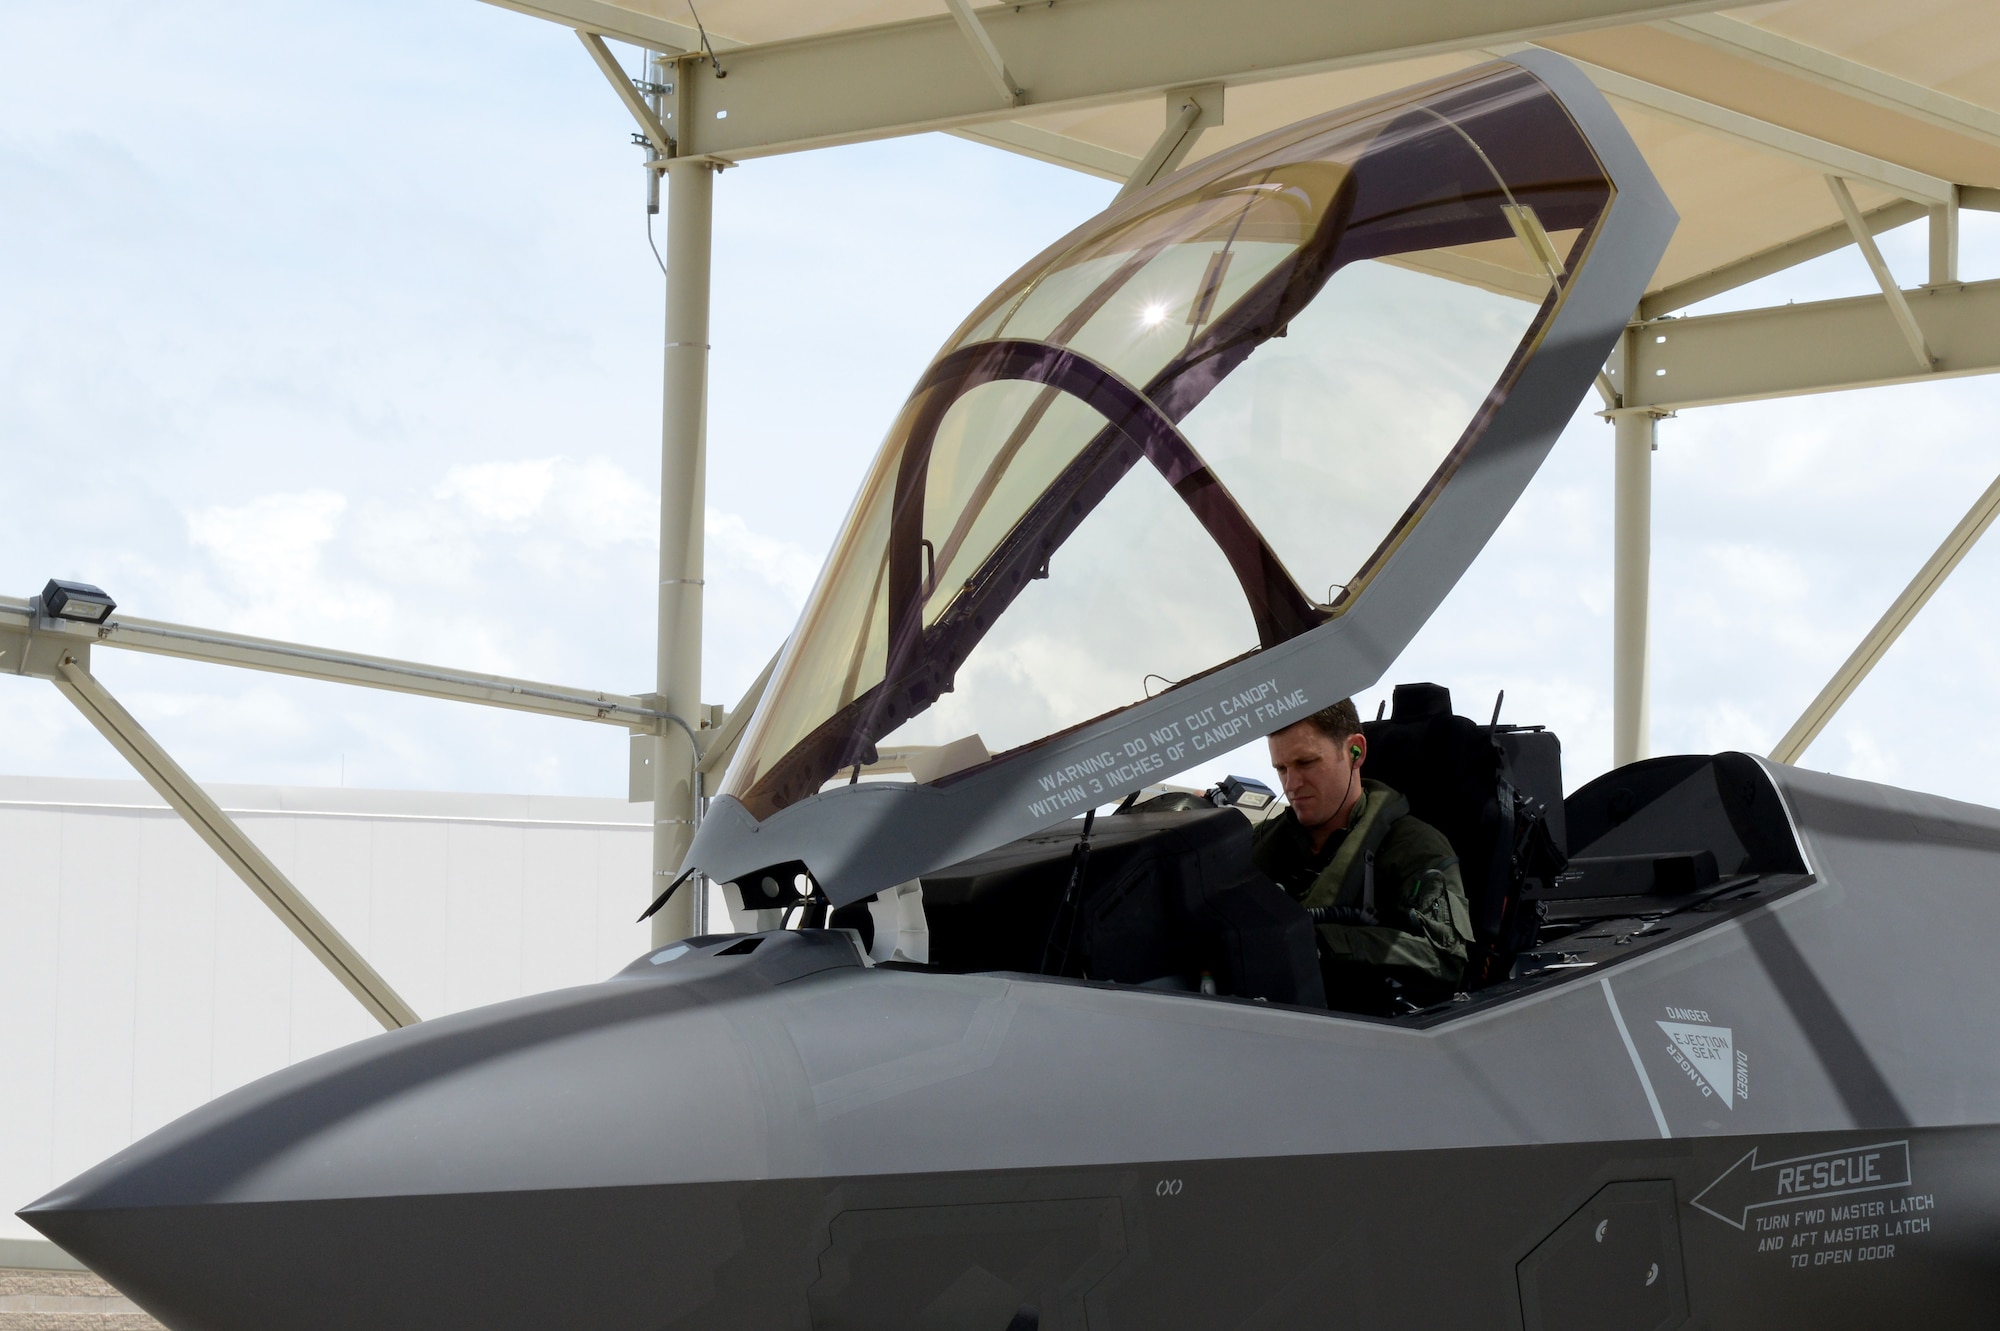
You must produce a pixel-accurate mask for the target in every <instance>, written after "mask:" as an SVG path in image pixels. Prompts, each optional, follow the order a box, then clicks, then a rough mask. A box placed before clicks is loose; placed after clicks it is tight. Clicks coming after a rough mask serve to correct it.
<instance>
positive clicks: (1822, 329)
mask: <svg viewBox="0 0 2000 1331" xmlns="http://www.w3.org/2000/svg"><path fill="white" fill-rule="evenodd" d="M1903 298H1904V299H1905V300H1907V301H1908V302H1909V304H1910V307H1911V309H1912V310H1913V311H1914V312H1915V314H1916V316H1917V318H1919V319H1920V320H1921V321H1922V326H1923V331H1924V333H1925V334H1926V338H1925V340H1926V342H1927V343H1928V345H1929V347H1930V350H1931V353H1932V354H1933V355H1935V356H1936V357H1937V358H1938V363H1937V368H1936V369H1935V370H1931V371H1929V372H1926V371H1924V370H1922V369H1920V368H1919V367H1918V366H1917V363H1916V358H1915V357H1914V356H1912V355H1911V354H1910V345H1909V342H1908V341H1907V340H1906V339H1905V338H1904V336H1903V332H1902V330H1901V329H1900V328H1898V327H1897V325H1896V319H1895V316H1894V315H1893V314H1891V313H1890V311H1889V306H1888V302H1886V301H1884V300H1883V299H1882V297H1880V296H1853V297H1849V298H1848V299H1845V300H1826V301H1813V302H1810V303H1806V304H1799V305H1778V306H1773V307H1770V308H1767V309H1760V310H1742V311H1738V312H1736V313H1732V314H1704V315H1700V316H1698V317H1695V318H1689V319H1660V320H1656V321H1654V322H1652V323H1648V324H1644V325H1642V331H1643V333H1644V336H1642V337H1641V338H1640V339H1639V342H1638V347H1637V355H1636V364H1635V365H1634V366H1633V368H1632V369H1631V370H1629V371H1625V370H1623V369H1622V368H1621V369H1620V373H1618V374H1614V375H1613V379H1614V380H1619V381H1623V382H1618V385H1617V386H1618V390H1619V393H1620V395H1621V396H1622V397H1623V398H1624V400H1625V405H1626V406H1628V407H1629V406H1640V407H1652V408H1654V409H1655V410H1657V411H1682V410H1685V409H1687V408H1689V407H1707V406H1715V405H1718V404H1720V403H1724V402H1756V401H1761V400H1764V399H1767V398H1779V397H1795V396H1799V395H1801V394H1806V393H1828V392H1834V391H1836V390H1839V389H1844V388H1874V387H1878V386H1880V385H1883V384H1906V383H1914V382H1918V381H1929V380H1932V379H1941V378H1948V377H1952V376H1956V375H1968V374H1991V373H1993V372H1994V371H1996V370H2000V281H1990V282H1964V283H1960V284H1958V285H1956V286H1942V287H1920V288H1918V289H1917V290H1914V291H1905V292H1904V293H1903ZM1628 377H1629V381H1624V380H1628Z"/></svg>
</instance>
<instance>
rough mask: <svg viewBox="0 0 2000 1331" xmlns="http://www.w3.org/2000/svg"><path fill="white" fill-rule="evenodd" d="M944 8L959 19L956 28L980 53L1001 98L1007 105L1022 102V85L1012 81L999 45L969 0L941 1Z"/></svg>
mask: <svg viewBox="0 0 2000 1331" xmlns="http://www.w3.org/2000/svg"><path fill="white" fill-rule="evenodd" d="M944 4H945V8H946V9H949V10H950V11H951V16H952V18H954V19H956V20H957V21H958V30H959V31H960V32H962V33H964V34H965V40H966V41H967V42H969V43H970V44H971V46H972V49H973V51H974V53H976V54H977V55H978V56H979V64H980V66H981V68H983V69H984V70H985V71H986V77H987V78H988V79H989V80H990V81H991V82H992V84H993V87H994V89H995V91H997V92H998V93H999V94H1000V99H1001V100H1002V101H1003V102H1005V103H1006V104H1007V105H1009V106H1019V105H1020V104H1021V98H1022V93H1021V85H1020V84H1018V83H1016V82H1014V76H1013V75H1012V74H1010V73H1009V72H1008V71H1007V62H1006V61H1005V60H1004V59H1002V58H1001V56H1000V48H999V47H997V46H995V45H994V44H993V38H992V36H991V35H990V34H989V33H988V32H987V31H986V25H984V24H983V23H981V22H980V21H979V16H978V15H977V14H975V13H973V12H972V4H971V0H944Z"/></svg>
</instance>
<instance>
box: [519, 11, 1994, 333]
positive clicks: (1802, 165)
mask: <svg viewBox="0 0 2000 1331" xmlns="http://www.w3.org/2000/svg"><path fill="white" fill-rule="evenodd" d="M501 2H502V3H505V4H507V5H508V6H509V7H511V8H517V9H522V10H525V11H527V12H531V13H536V14H540V15H542V16H545V17H548V18H551V19H554V20H556V21H558V22H562V23H565V24H567V25H569V26H572V27H577V28H579V29H583V30H588V31H595V32H599V33H603V34H605V35H608V36H612V37H616V38H622V39H625V40H629V41H634V42H638V43H640V44H643V45H649V46H651V47H653V48H654V49H664V50H672V51H686V50H697V51H698V50H699V49H700V34H699V32H698V31H697V30H696V28H695V26H694V22H695V20H694V17H693V11H692V10H691V9H690V6H689V5H688V4H687V2H686V0H526V2H525V3H524V2H523V0H501ZM698 3H700V10H701V14H700V17H701V21H702V22H703V23H704V24H705V25H706V26H707V31H708V34H709V37H710V41H711V45H712V48H713V50H714V51H715V53H716V55H717V56H718V58H719V60H720V63H721V66H722V69H723V70H724V72H725V73H726V74H728V75H729V76H730V77H731V79H733V80H734V82H730V81H723V80H716V79H714V77H713V75H714V73H715V71H714V69H713V68H712V67H708V66H703V67H701V68H699V69H697V70H696V71H695V75H696V77H698V78H701V79H702V81H701V82H700V83H699V84H698V86H694V87H691V88H690V90H689V91H690V92H692V93H693V94H694V95H695V97H696V98H697V99H698V100H699V102H700V103H701V105H702V107H703V110H707V109H708V108H709V106H711V105H713V106H714V107H715V108H716V109H721V110H725V111H726V112H727V115H726V117H725V119H728V120H732V121H734V122H735V123H739V124H750V122H753V121H767V122H770V126H769V127H770V128H771V129H773V130H775V131H776V133H774V134H767V135H760V134H759V133H758V132H757V129H756V127H755V126H754V125H752V127H751V128H749V130H748V132H747V133H732V134H728V135H717V136H715V137H714V138H713V141H712V142H711V136H710V135H709V134H708V133H707V132H706V131H709V130H712V129H720V128H722V125H721V123H720V122H716V121H714V120H713V119H712V118H710V117H709V116H703V117H702V118H701V119H700V121H699V122H698V123H699V128H700V129H701V130H703V131H704V133H703V134H701V135H700V136H699V137H700V140H701V142H700V143H699V145H698V146H699V147H701V148H702V149H703V150H705V151H713V152H714V153H716V154H717V155H720V156H725V157H732V158H742V157H750V156H756V155H759V154H760V153H764V152H770V151H782V150H786V149H788V148H792V147H797V146H808V145H809V144H810V143H812V142H822V143H824V142H842V141H853V140H858V139H865V138H872V137H882V136H885V135H890V134H897V133H907V132H913V131H916V130H925V129H947V130H951V131H953V132H956V133H959V134H962V135H964V136H965V137H968V138H972V139H976V140H979V141H982V142H986V143H990V144H993V145H995V146H998V147H1002V148H1006V149H1009V150H1011V151H1016V152H1022V153H1027V154H1029V155H1031V156H1035V157H1039V158H1043V159H1045V160H1049V161H1053V162H1058V163H1061V164H1063V165H1067V166H1071V167H1074V168H1076V169H1079V170H1083V171H1087V172H1091V173H1093V174H1096V175H1100V176H1104V177H1107V178H1113V179H1125V178H1127V177H1129V176H1130V175H1131V173H1132V172H1133V171H1134V170H1135V169H1136V168H1137V167H1138V166H1139V165H1140V163H1141V160H1142V159H1143V158H1144V157H1145V155H1146V154H1147V152H1148V150H1149V149H1150V148H1152V147H1153V146H1154V144H1155V141H1156V140H1157V139H1158V138H1159V136H1160V134H1161V131H1162V127H1163V125H1164V124H1166V123H1167V122H1168V121H1169V119H1170V118H1171V116H1172V112H1173V110H1174V108H1173V107H1172V106H1171V105H1169V103H1170V102H1172V100H1173V99H1172V97H1171V96H1170V94H1173V93H1176V92H1180V91H1183V90H1185V89H1187V88H1188V87H1190V86H1191V85H1195V84H1210V85H1221V90H1222V97H1221V99H1220V100H1221V101H1222V102H1223V105H1222V106H1221V107H1220V108H1219V109H1220V122H1221V123H1219V124H1216V123H1213V122H1214V121H1215V119H1216V118H1217V110H1218V108H1217V107H1216V106H1214V105H1213V104H1212V103H1213V102H1214V101H1215V100H1216V99H1215V98H1214V97H1213V94H1212V91H1211V92H1210V95H1208V96H1205V97H1202V101H1203V108H1202V115H1201V118H1200V121H1199V125H1198V128H1199V126H1207V127H1206V128H1205V129H1203V130H1202V131H1201V132H1200V133H1199V135H1198V137H1197V138H1196V139H1195V142H1194V144H1193V147H1192V149H1191V151H1189V152H1188V153H1187V155H1186V159H1185V160H1187V161H1198V160H1200V159H1201V158H1202V157H1204V156H1206V155H1209V154H1211V153H1215V152H1218V151H1221V150H1222V149H1224V148H1227V147H1228V146H1229V145H1231V144H1234V143H1238V142H1241V141H1242V140H1244V139H1247V138H1251V137H1253V136H1255V135H1258V134H1261V133H1263V132H1265V131H1267V130H1270V129H1273V128H1276V127H1278V126H1280V125H1284V124H1289V123H1291V122H1293V121H1295V120H1299V119H1301V118H1303V117H1305V116H1308V115H1311V114H1314V113H1316V112H1319V111H1324V110H1327V109H1329V108H1332V107H1336V106H1341V105H1344V104H1347V103H1350V102H1353V101H1356V100H1358V99H1360V98H1362V97H1366V96H1370V95H1373V94H1375V93H1378V92H1382V91H1386V90H1388V89H1392V88H1396V87H1401V86H1404V85H1407V84H1410V83H1414V82H1416V81H1419V80H1421V79H1425V78H1429V77H1432V76H1435V75H1436V74H1439V73H1441V72H1444V71H1447V70H1451V69H1454V68H1458V67H1461V66H1464V65H1467V64H1471V63H1475V62H1478V61H1480V60H1483V59H1486V58H1488V57H1489V56H1490V54H1492V53H1494V52H1502V51H1505V50H1508V49H1511V47H1512V46H1513V45H1514V44H1517V43H1519V42H1521V41H1522V40H1524V39H1525V40H1532V41H1533V42H1535V43H1536V44H1538V45H1542V46H1546V47H1549V48H1550V49H1553V50H1556V51H1560V52H1561V53H1563V54H1564V55H1566V56H1569V57H1571V58H1572V59H1575V60H1577V61H1578V62H1580V63H1582V64H1583V65H1584V66H1585V68H1586V72H1587V73H1589V74H1590V75H1591V77H1592V78H1593V79H1594V80H1595V81H1596V82H1597V83H1598V85H1599V86H1600V87H1601V88H1602V89H1603V90H1604V91H1605V92H1606V93H1607V94H1609V96H1610V97H1611V100H1612V103H1613V105H1614V106H1615V107H1616V108H1617V110H1618V112H1619V114H1620V115H1621V117H1623V119H1624V120H1625V122H1626V124H1627V126H1628V127H1629V128H1630V130H1631V132H1632V134H1633V136H1634V138H1635V139H1636V140H1637V141H1638V143H1639V145H1640V147H1641V149H1642V150H1643V151H1644V152H1645V154H1646V157H1647V160H1648V162H1649V163H1650V164H1651V166H1652V168H1653V170H1654V171H1655V172H1656V173H1657V175H1658V176H1659V178H1660V180H1661V182H1662V183H1663V184H1664V186H1665V187H1666V190H1667V193H1668V195H1669V196H1670V197H1671V198H1672V200H1673V202H1674V204H1675V205H1676V206H1677V207H1678V208H1679V210H1680V213H1681V219H1682V221H1681V228H1680V231H1679V233H1678V235H1677V236H1676V237H1675V240H1674V243H1673V246H1672V248H1671V249H1670V250H1669V251H1668V252H1667V255H1666V258H1665V260H1664V261H1663V262H1662V263H1661V265H1660V268H1659V270H1658V272H1657V273H1655V275H1654V277H1653V280H1652V282H1651V283H1650V285H1649V298H1648V300H1647V302H1646V305H1645V307H1644V310H1645V313H1647V314H1648V315H1654V314H1659V313H1663V312H1666V311H1668V310H1671V309H1673V308H1675V307H1677V306H1678V305H1680V304H1685V303H1687V301H1688V300H1689V299H1695V298H1699V297H1701V296H1704V295H1707V294H1711V292H1712V291H1713V290H1715V289H1726V288H1727V287H1728V286H1730V285H1734V284H1735V283H1736V282H1737V281H1740V280H1748V279H1749V278H1752V277H1756V276H1760V275H1762V273H1763V272H1764V271H1767V270H1770V269H1773V268H1777V267H1783V266H1786V264H1787V263H1788V262H1797V261H1799V260H1801V259H1804V258H1810V257H1812V256H1813V254H1815V253H1820V252H1824V251H1826V250H1830V249H1832V248H1835V247H1837V246H1838V245H1840V244H1845V243H1848V241H1849V239H1850V237H1849V236H1848V234H1847V230H1846V228H1845V227H1844V226H1843V224H1842V217H1841V213H1840V211H1839V209H1838V207H1837V204H1836V201H1835V199H1834V197H1833V196H1832V194H1831V193H1830V192H1829V190H1828V188H1827V185H1826V183H1825V181H1824V179H1823V177H1824V176H1826V175H1828V174H1832V175H1837V176H1840V177H1843V178H1845V179H1846V180H1847V181H1848V182H1849V183H1850V188H1851V190H1852V193H1853V196H1854V199H1855V201H1856V203H1857V205H1858V206H1859V208H1860V209H1861V210H1862V211H1863V212H1865V213H1874V214H1875V216H1873V217H1872V218H1871V219H1870V221H1871V226H1872V227H1873V228H1874V229H1877V230H1880V229H1886V227H1887V226H1888V225H1893V224H1899V223H1901V222H1905V221H1910V220H1913V219H1915V218H1916V217H1919V216H1922V215H1923V208H1924V207H1925V206H1927V205H1942V204H1946V203H1948V202H1951V201H1952V200H1953V198H1954V193H1955V191H1954V189H1953V187H1954V186H1969V187H1973V188H1972V189H1970V190H1967V191H1965V192H1964V194H1963V201H1964V202H1965V203H1966V204H1967V205H1968V206H1973V207H1981V206H1991V205H1996V204H2000V194H1996V195H1992V196H1988V195H1986V194H1985V193H1984V191H1987V190H2000V9H1997V8H1995V7H1994V6H1993V5H1991V4H1990V3H1982V2H1981V0H1916V2H1914V3H1896V4H1885V3H1882V2H1881V0H1791V2H1790V3H1783V4H1775V5H1762V6H1756V7H1753V8H1747V9H1737V10H1710V9H1709V8H1708V7H1706V6H1701V5H1692V6H1690V5H1685V4H1681V5H1660V4H1642V3H1632V2H1631V0H1622V2H1621V0H1529V2H1525V3H1516V4H1510V5H1508V6H1504V7H1502V8H1504V9H1506V10H1508V11H1509V12H1510V15H1511V22H1512V26H1511V28H1510V30H1507V31H1493V30H1491V26H1492V19H1491V18H1490V17H1488V13H1490V9H1491V7H1489V6H1482V5H1475V4H1471V3H1467V0H1446V2H1445V3H1440V4H1429V5H1425V6H1423V7H1422V8H1423V9H1424V10H1426V11H1429V12H1428V13H1426V14H1425V15H1422V16H1417V15H1411V14H1405V13H1400V12H1398V11H1401V10H1405V9H1408V8H1412V7H1408V6H1381V5H1362V4H1360V3H1356V2H1355V0H1335V2H1334V3H1305V2H1303V0H1232V3H1229V4H1222V3H1216V2H1215V0H1056V2H1055V3H1049V0H1033V2H1032V3H1027V4H1020V5H1013V4H1005V5H996V6H990V7H984V6H982V7H980V8H978V9H975V10H968V11H965V12H964V13H963V14H962V15H957V16H955V15H954V13H953V9H954V7H955V5H956V4H957V3H958V0H849V2H846V3H843V2H841V0H809V2H805V3H802V2H801V0H698ZM1482 11H1487V12H1482ZM982 48H985V49H990V51H991V52H992V54H993V55H995V56H997V57H998V60H999V62H1000V63H1001V65H1002V66H1003V67H1004V69H1005V75H1004V77H1005V79H1006V80H1007V86H1009V87H1010V88H1012V89H1018V90H1020V91H1019V96H1018V99H1016V98H1013V97H1011V96H1010V95H1009V94H1007V93H1003V92H1002V86H1003V85H1002V84H1001V83H1000V82H998V81H996V80H995V78H994V75H995V73H996V71H995V70H994V69H993V68H992V65H991V62H990V61H989V60H987V59H986V58H985V57H984V54H983V50H982ZM821 64H824V65H825V66H827V70H826V71H825V72H822V71H821V70H820V69H819V68H818V66H819V65H821ZM767 71H768V74H769V75H770V76H776V77H766V75H767ZM842 71H845V73H844V74H843V73H842ZM779 77H782V78H783V79H784V82H783V83H780V82H779V81H778V78H779ZM822 79H827V80H828V81H827V82H825V83H822ZM950 84H956V85H957V88H956V89H955V90H954V94H955V95H946V96H943V97H939V96H935V95H933V94H934V90H938V89H940V87H941V85H950ZM966 94H970V99H969V102H970V104H968V98H967V96H966ZM1197 95H1199V94H1197ZM814 100H817V101H819V102H820V105H821V108H822V111H823V114H821V115H819V116H817V117H815V115H814V114H813V111H812V108H811V106H810V103H811V102H812V101H814ZM776 101H783V102H786V103H789V104H792V105H790V106H788V108H787V109H788V111H790V112H791V114H789V115H779V116H767V115H766V114H764V104H765V103H766V102H776ZM725 102H726V103H728V105H727V106H723V105H722V103H725ZM981 102H983V103H984V105H983V106H982V105H980V104H979V103H981ZM815 119H817V120H818V121H819V122H821V123H819V124H815V123H814V121H815ZM1883 210H1886V211H1883ZM1816 235H1817V236H1818V243H1817V244H1815V243H1812V242H1810V241H1809V242H1808V243H1807V244H1805V245H1803V246H1801V247H1798V248H1796V249H1794V250H1791V251H1781V252H1780V253H1778V254H1775V255H1768V256H1767V257H1766V258H1765V260H1764V261H1763V262H1761V263H1757V264H1753V265H1750V266H1748V267H1738V265H1741V264H1742V263H1743V261H1744V260H1748V259H1752V258H1753V257H1755V256H1760V255H1767V252H1769V251H1772V250H1774V249H1779V248H1780V247H1784V246H1786V245H1787V244H1788V243H1789V242H1794V241H1799V240H1801V239H1803V238H1809V237H1814V236H1816ZM1710 275H1712V276H1710ZM1940 275H1941V274H1940ZM1704 277H1708V279H1709V280H1702V279H1704Z"/></svg>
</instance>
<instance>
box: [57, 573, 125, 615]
mask: <svg viewBox="0 0 2000 1331" xmlns="http://www.w3.org/2000/svg"><path fill="white" fill-rule="evenodd" d="M117 608H118V602H116V601H114V600H112V599H111V598H110V597H109V596H108V595H106V594H105V591H104V589H103V588H102V587H93V586H91V585H90V584H89V583H87V582H64V581H63V580H62V579H60V578H50V579H49V585H48V586H46V587H44V588H42V613H43V614H45V615H48V616H50V617H51V618H53V619H75V620H81V621H83V622H84V623H86V624H101V623H103V622H104V621H105V620H107V619H109V618H111V612H112V611H113V610H116V609H117Z"/></svg>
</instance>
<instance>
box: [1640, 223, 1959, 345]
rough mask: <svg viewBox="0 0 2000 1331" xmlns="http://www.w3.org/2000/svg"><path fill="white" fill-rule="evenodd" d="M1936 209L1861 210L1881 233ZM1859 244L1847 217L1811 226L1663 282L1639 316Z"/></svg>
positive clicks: (1680, 306)
mask: <svg viewBox="0 0 2000 1331" xmlns="http://www.w3.org/2000/svg"><path fill="white" fill-rule="evenodd" d="M1929 211H1930V210H1929V209H1927V208H1926V207H1925V206H1924V205H1923V204H1921V203H1912V202H1910V201H1909V200H1907V199H1898V200H1897V201H1896V202H1894V203H1885V204H1883V205H1882V206H1881V207H1879V208H1871V209H1869V210H1868V211H1867V212H1865V213H1863V214H1861V220H1862V221H1864V222H1866V223H1867V224H1868V232H1869V234H1870V235H1876V236H1879V235H1881V234H1882V233H1883V232H1884V231H1893V230H1895V229H1896V228H1897V227H1899V226H1907V225H1908V224H1909V223H1911V222H1914V221H1916V220H1917V219H1918V218H1920V217H1923V216H1925V215H1926V214H1927V213H1928V212H1929ZM1853 243H1854V233H1853V232H1852V231H1850V230H1848V229H1847V222H1846V220H1845V219H1842V220H1841V221H1838V222H1835V223H1834V224H1833V225H1832V226H1828V227H1821V228H1820V229H1819V230H1817V231H1809V232H1807V233H1806V234H1805V235H1803V236H1800V237H1798V238H1797V239H1795V240H1788V241H1785V242H1784V243H1783V244H1781V245H1773V246H1772V247H1771V248H1769V249H1767V250H1759V251H1758V252H1757V253H1755V254H1752V255H1750V256H1749V257H1748V258H1743V259H1738V260H1737V261H1736V262H1734V263H1730V264H1725V265H1723V266H1722V267H1720V268H1711V269H1709V271H1707V272H1705V273H1701V274H1698V275H1696V276H1694V277H1689V278H1684V279H1682V280H1681V281H1679V282H1676V283H1674V284H1673V285H1672V286H1670V287H1662V288H1661V289H1660V290H1658V291H1655V292H1653V293H1652V294H1651V295H1649V296H1647V297H1646V298H1645V299H1644V300H1642V301H1640V302H1639V318H1640V319H1642V320H1645V319H1657V318H1659V317H1660V316H1661V315H1663V314H1672V313H1673V312H1674V311H1675V310H1681V309H1685V308H1687V307H1688V306H1690V305H1693V304H1694V303H1695V302H1697V301H1703V300H1707V299H1708V298H1709V297H1711V296H1719V295H1721V294H1722V293H1723V292H1725V291H1734V290H1735V289H1736V288H1737V287H1740V286H1746V285H1748V284H1749V283H1751V282H1755V281H1757V280H1758V279H1759V278H1764V277H1769V276H1770V275H1771V274H1773V273H1782V272H1783V271H1785V269H1787V268H1794V267H1797V266H1798V265H1799V264H1802V263H1804V262H1806V261H1807V260H1808V259H1817V258H1819V257H1820V256H1821V255H1823V254H1832V253H1833V252H1834V251H1835V250H1843V249H1846V248H1847V247H1848V246H1849V245H1852V244H1853Z"/></svg>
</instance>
